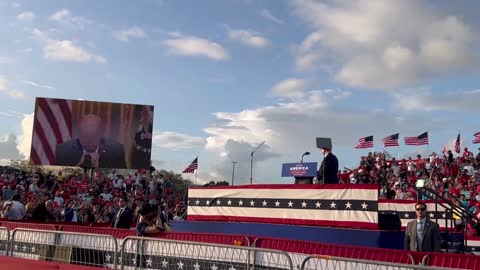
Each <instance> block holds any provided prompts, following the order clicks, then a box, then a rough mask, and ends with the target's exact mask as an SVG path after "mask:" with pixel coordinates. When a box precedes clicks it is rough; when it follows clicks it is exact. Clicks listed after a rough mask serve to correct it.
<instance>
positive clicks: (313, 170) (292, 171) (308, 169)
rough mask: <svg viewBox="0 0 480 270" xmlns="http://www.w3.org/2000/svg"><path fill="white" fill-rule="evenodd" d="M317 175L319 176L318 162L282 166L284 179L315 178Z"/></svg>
mask: <svg viewBox="0 0 480 270" xmlns="http://www.w3.org/2000/svg"><path fill="white" fill-rule="evenodd" d="M315 175H317V162H303V163H284V164H282V177H314V176H315Z"/></svg>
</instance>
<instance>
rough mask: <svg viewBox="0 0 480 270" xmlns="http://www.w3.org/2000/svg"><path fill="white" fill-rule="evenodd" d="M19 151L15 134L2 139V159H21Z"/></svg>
mask: <svg viewBox="0 0 480 270" xmlns="http://www.w3.org/2000/svg"><path fill="white" fill-rule="evenodd" d="M21 158H22V157H21V155H20V153H19V151H18V150H17V137H16V136H15V135H13V134H7V135H5V136H4V137H3V138H1V139H0V159H14V160H17V159H21Z"/></svg>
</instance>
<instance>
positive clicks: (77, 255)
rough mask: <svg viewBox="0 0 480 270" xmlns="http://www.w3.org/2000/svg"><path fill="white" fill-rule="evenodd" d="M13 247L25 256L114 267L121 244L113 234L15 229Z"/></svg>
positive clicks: (12, 249)
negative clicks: (119, 244)
mask: <svg viewBox="0 0 480 270" xmlns="http://www.w3.org/2000/svg"><path fill="white" fill-rule="evenodd" d="M10 250H11V253H10V254H11V255H12V256H14V257H19V258H24V259H33V260H43V261H52V262H60V263H68V264H79V265H85V266H97V267H110V268H113V269H115V268H116V265H117V264H116V259H117V253H118V244H117V240H116V239H115V238H113V237H112V236H110V235H96V234H81V233H69V232H59V231H57V232H52V231H39V230H29V229H15V230H14V231H13V233H12V237H11V246H10Z"/></svg>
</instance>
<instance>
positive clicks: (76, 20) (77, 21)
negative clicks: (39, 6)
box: [49, 9, 94, 30]
mask: <svg viewBox="0 0 480 270" xmlns="http://www.w3.org/2000/svg"><path fill="white" fill-rule="evenodd" d="M49 20H51V21H55V22H58V23H62V24H65V25H68V26H72V27H75V28H78V29H80V30H83V29H84V28H85V27H86V26H88V25H91V24H93V23H94V21H92V20H89V19H86V18H84V17H80V16H73V15H72V14H71V13H70V11H69V10H68V9H62V10H58V11H57V12H55V13H54V14H52V15H51V16H50V17H49Z"/></svg>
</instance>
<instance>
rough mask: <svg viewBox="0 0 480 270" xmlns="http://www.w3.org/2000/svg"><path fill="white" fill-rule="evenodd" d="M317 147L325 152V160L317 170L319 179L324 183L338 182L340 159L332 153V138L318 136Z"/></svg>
mask: <svg viewBox="0 0 480 270" xmlns="http://www.w3.org/2000/svg"><path fill="white" fill-rule="evenodd" d="M317 147H318V148H320V150H321V151H322V154H323V161H322V164H321V165H320V169H319V170H318V171H317V180H318V181H319V182H320V183H322V181H323V184H338V175H337V173H338V159H337V157H336V156H335V155H334V154H332V140H331V139H329V138H317Z"/></svg>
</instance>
